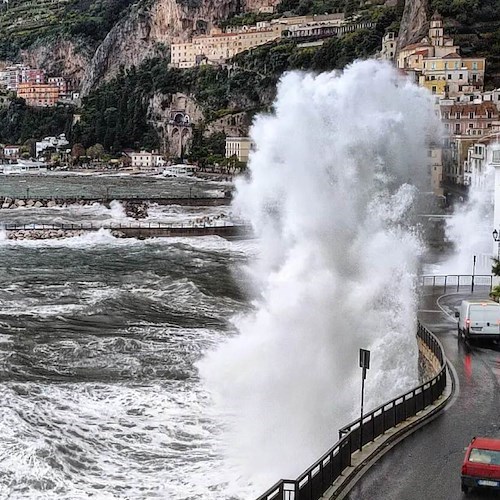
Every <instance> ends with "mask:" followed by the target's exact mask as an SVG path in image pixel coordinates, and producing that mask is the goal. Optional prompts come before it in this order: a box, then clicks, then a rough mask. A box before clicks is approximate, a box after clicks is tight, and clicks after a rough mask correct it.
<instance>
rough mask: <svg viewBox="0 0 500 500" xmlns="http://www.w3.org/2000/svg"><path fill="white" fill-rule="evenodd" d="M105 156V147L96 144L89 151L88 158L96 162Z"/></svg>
mask: <svg viewBox="0 0 500 500" xmlns="http://www.w3.org/2000/svg"><path fill="white" fill-rule="evenodd" d="M103 154H104V146H103V145H102V144H94V145H93V146H90V148H88V149H87V156H90V158H93V159H95V160H99V159H100V158H101V157H102V155H103Z"/></svg>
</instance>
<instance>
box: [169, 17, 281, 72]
mask: <svg viewBox="0 0 500 500" xmlns="http://www.w3.org/2000/svg"><path fill="white" fill-rule="evenodd" d="M283 29H284V28H283V26H282V25H281V24H270V23H258V24H257V26H253V27H245V26H244V27H243V28H240V29H238V30H237V31H236V30H234V31H232V32H227V33H221V32H220V30H219V29H216V30H212V31H211V33H210V35H201V36H197V37H194V38H193V40H192V41H191V42H185V43H172V45H171V47H170V51H171V65H172V66H174V67H177V68H192V67H193V66H196V65H198V64H201V63H202V62H204V61H205V62H208V63H212V64H213V63H223V62H225V61H226V60H227V59H231V58H232V57H234V56H235V55H236V54H239V53H240V52H244V51H245V50H249V49H251V48H253V47H257V46H259V45H263V44H265V43H268V42H271V41H273V40H277V39H279V38H280V37H281V32H282V30H283Z"/></svg>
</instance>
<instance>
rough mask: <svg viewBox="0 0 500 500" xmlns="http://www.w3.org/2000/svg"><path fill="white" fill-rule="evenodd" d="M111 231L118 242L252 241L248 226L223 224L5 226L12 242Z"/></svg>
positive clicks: (2, 227)
mask: <svg viewBox="0 0 500 500" xmlns="http://www.w3.org/2000/svg"><path fill="white" fill-rule="evenodd" d="M101 229H103V230H109V231H110V232H111V234H112V235H113V236H114V237H116V238H137V239H146V238H168V237H181V236H182V237H189V236H221V237H223V238H231V239H236V238H250V237H252V230H251V227H250V226H248V225H245V224H233V223H229V222H220V221H217V222H215V223H210V224H196V223H193V224H190V225H179V224H167V223H162V222H159V223H158V222H149V223H142V224H141V223H136V224H95V223H89V224H5V225H3V226H0V230H3V231H5V233H6V235H7V238H8V239H18V240H20V239H21V240H22V239H55V238H67V237H72V236H79V235H82V234H85V233H88V232H96V231H99V230H101Z"/></svg>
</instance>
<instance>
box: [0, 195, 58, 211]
mask: <svg viewBox="0 0 500 500" xmlns="http://www.w3.org/2000/svg"><path fill="white" fill-rule="evenodd" d="M0 206H1V207H2V209H3V210H7V209H9V208H44V207H45V208H51V207H57V206H60V205H59V204H58V203H57V201H56V200H35V199H27V200H24V199H16V198H9V197H5V198H0Z"/></svg>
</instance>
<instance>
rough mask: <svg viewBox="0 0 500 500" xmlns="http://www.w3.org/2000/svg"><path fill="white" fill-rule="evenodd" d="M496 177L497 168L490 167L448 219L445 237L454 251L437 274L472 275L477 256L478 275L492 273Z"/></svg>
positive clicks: (441, 265) (476, 268)
mask: <svg viewBox="0 0 500 500" xmlns="http://www.w3.org/2000/svg"><path fill="white" fill-rule="evenodd" d="M494 177H495V169H494V168H492V167H490V168H488V169H487V170H486V172H485V173H484V174H483V177H482V180H481V182H478V183H477V184H475V185H473V186H471V187H470V189H469V193H468V198H467V200H466V201H465V202H463V203H460V204H458V205H457V206H456V207H455V210H454V213H453V216H452V217H451V218H450V219H448V220H447V221H446V228H445V234H446V238H447V240H448V241H451V242H452V243H453V248H454V252H453V254H452V255H451V257H450V258H449V259H447V260H446V261H444V262H443V263H441V264H440V265H439V266H438V268H437V269H436V273H437V274H472V272H473V268H474V264H473V262H474V261H473V259H474V256H476V266H475V269H474V271H475V274H491V257H493V255H492V247H493V238H492V236H491V232H492V228H493V208H494V207H493V194H494V192H493V188H494V182H495V180H494ZM495 257H496V255H495Z"/></svg>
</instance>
